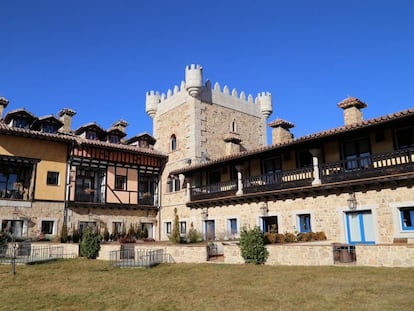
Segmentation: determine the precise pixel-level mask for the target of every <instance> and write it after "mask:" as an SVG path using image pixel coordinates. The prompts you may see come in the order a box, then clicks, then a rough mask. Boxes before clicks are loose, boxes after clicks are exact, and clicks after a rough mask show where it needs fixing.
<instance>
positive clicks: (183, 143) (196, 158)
mask: <svg viewBox="0 0 414 311" xmlns="http://www.w3.org/2000/svg"><path fill="white" fill-rule="evenodd" d="M146 112H147V113H148V115H149V116H150V117H151V118H152V120H153V136H154V138H155V139H156V144H155V146H154V148H155V149H157V150H160V151H162V152H164V153H166V154H168V162H167V164H166V167H165V169H164V171H163V174H162V176H161V184H160V187H161V188H160V191H161V192H160V193H161V198H160V202H161V205H160V209H159V213H158V217H159V220H158V221H159V224H160V225H159V226H158V230H159V237H160V239H167V238H168V237H167V236H166V234H165V232H164V229H163V226H164V223H165V222H168V221H172V220H173V219H174V213H173V211H174V209H175V208H177V210H178V214H179V215H180V220H183V221H186V222H187V224H188V226H189V225H190V223H194V225H195V226H196V228H197V229H198V230H201V228H200V227H198V226H200V225H201V223H200V222H199V221H197V220H196V219H197V216H196V215H195V213H196V211H194V210H190V209H188V208H186V206H185V202H186V200H187V194H188V193H187V192H186V182H185V180H184V176H183V175H179V176H171V175H170V172H172V171H173V170H176V169H180V168H183V167H185V166H188V165H194V164H199V163H202V162H205V161H210V160H214V159H217V158H220V157H223V156H225V155H229V154H232V153H237V152H240V151H245V150H252V149H255V148H257V147H260V146H262V145H265V144H266V143H267V135H266V126H267V121H266V120H267V118H268V117H269V115H270V114H271V113H272V96H271V94H270V93H266V92H262V93H259V94H258V96H257V97H256V98H255V100H254V99H253V96H252V95H248V96H246V95H245V93H244V92H240V94H238V92H237V90H236V89H233V90H232V91H231V92H230V90H229V88H228V87H227V86H224V87H223V88H222V89H221V87H220V85H219V84H218V83H215V85H214V87H212V85H211V83H210V81H208V80H207V81H206V82H203V68H202V67H201V66H200V65H189V66H186V68H185V81H182V82H181V84H180V86H178V85H176V86H174V88H173V89H172V90H171V89H169V90H168V91H167V92H166V93H162V94H160V93H159V92H156V91H149V92H147V94H146ZM191 183H193V184H196V183H197V182H196V181H191ZM200 232H201V231H200Z"/></svg>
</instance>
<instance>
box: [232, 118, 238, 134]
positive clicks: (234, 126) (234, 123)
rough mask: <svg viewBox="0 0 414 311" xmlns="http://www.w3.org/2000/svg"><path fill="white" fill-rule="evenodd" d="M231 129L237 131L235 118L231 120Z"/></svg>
mask: <svg viewBox="0 0 414 311" xmlns="http://www.w3.org/2000/svg"><path fill="white" fill-rule="evenodd" d="M231 131H232V132H233V133H237V124H236V120H233V122H231Z"/></svg>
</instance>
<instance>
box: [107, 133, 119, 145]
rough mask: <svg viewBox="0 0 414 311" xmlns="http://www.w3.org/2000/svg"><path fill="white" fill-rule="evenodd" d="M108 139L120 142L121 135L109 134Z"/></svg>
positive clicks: (111, 141) (116, 142) (112, 141)
mask: <svg viewBox="0 0 414 311" xmlns="http://www.w3.org/2000/svg"><path fill="white" fill-rule="evenodd" d="M108 141H109V142H110V143H113V144H118V143H119V136H118V135H109V139H108Z"/></svg>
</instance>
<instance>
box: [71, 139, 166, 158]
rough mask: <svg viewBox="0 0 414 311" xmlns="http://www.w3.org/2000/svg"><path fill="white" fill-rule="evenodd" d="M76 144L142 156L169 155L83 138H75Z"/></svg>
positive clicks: (149, 149)
mask: <svg viewBox="0 0 414 311" xmlns="http://www.w3.org/2000/svg"><path fill="white" fill-rule="evenodd" d="M74 139H75V140H76V142H77V143H78V144H79V145H86V146H94V147H102V148H108V149H114V150H125V151H130V152H134V153H142V154H149V155H154V156H160V157H165V158H167V155H166V154H165V153H163V152H161V151H158V150H154V149H151V148H141V147H137V146H131V145H124V144H113V143H109V142H105V141H101V140H91V139H86V138H81V137H74Z"/></svg>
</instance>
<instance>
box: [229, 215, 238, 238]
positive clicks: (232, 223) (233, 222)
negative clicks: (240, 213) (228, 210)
mask: <svg viewBox="0 0 414 311" xmlns="http://www.w3.org/2000/svg"><path fill="white" fill-rule="evenodd" d="M228 226H229V233H230V234H231V235H236V234H238V230H237V219H236V218H230V219H229V220H228Z"/></svg>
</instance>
